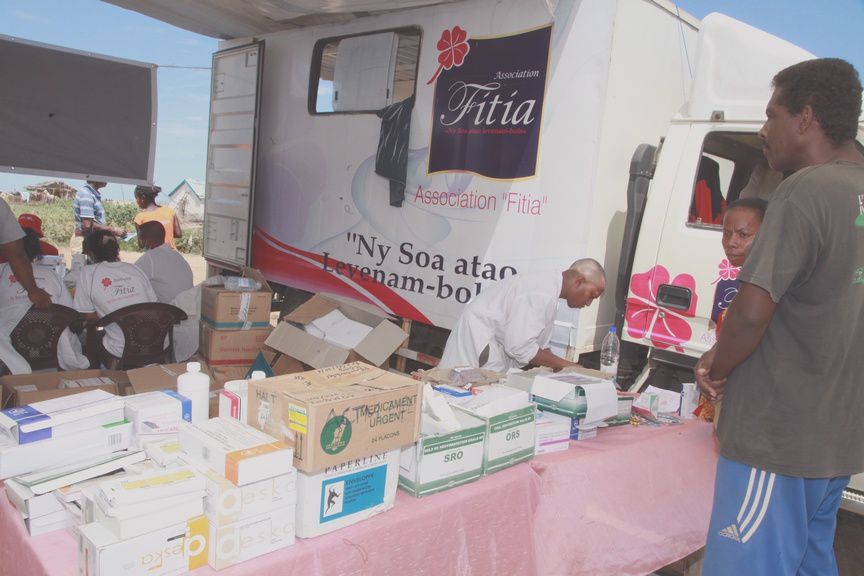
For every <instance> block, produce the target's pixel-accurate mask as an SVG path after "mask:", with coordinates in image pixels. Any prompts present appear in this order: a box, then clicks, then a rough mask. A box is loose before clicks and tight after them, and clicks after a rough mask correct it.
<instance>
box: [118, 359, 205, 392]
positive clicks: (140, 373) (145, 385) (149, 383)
mask: <svg viewBox="0 0 864 576" xmlns="http://www.w3.org/2000/svg"><path fill="white" fill-rule="evenodd" d="M189 362H198V363H199V364H201V372H202V373H203V374H206V375H207V376H208V377H210V380H211V382H212V380H213V375H212V374H211V373H210V369H209V367H208V366H207V363H206V362H203V361H201V360H196V359H190V360H189ZM186 364H187V362H178V363H176V364H154V365H153V366H146V367H144V368H134V369H132V370H128V371H127V372H126V377H127V378H129V383H130V384H131V385H132V391H133V392H134V393H135V394H140V393H142V392H153V391H156V390H165V389H166V388H170V389H171V390H176V389H177V377H178V376H180V375H181V374H184V373H185V372H186Z"/></svg>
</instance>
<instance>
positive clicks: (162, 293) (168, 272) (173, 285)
mask: <svg viewBox="0 0 864 576" xmlns="http://www.w3.org/2000/svg"><path fill="white" fill-rule="evenodd" d="M138 245H139V246H141V247H142V248H144V249H145V250H147V251H146V252H145V253H144V255H143V256H141V257H140V258H138V260H136V261H135V265H136V266H137V267H138V268H140V269H141V271H142V272H144V275H145V276H147V278H148V279H149V280H150V284H151V285H152V286H153V291H154V292H156V297H157V298H159V302H164V303H166V304H170V303H171V302H173V301H174V298H176V297H177V295H178V294H180V293H181V292H183V291H185V290H188V289H190V288H192V268H191V267H190V266H189V263H188V262H186V259H185V258H183V256H182V255H181V254H180V253H179V252H177V251H176V250H172V249H171V247H170V246H168V244H165V228H164V226H162V224H161V223H159V222H156V221H155V220H151V221H149V222H144V223H143V224H141V225H140V226H138Z"/></svg>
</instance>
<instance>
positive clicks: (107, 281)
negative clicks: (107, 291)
mask: <svg viewBox="0 0 864 576" xmlns="http://www.w3.org/2000/svg"><path fill="white" fill-rule="evenodd" d="M102 286H104V287H105V288H108V287H109V286H111V279H110V278H102Z"/></svg>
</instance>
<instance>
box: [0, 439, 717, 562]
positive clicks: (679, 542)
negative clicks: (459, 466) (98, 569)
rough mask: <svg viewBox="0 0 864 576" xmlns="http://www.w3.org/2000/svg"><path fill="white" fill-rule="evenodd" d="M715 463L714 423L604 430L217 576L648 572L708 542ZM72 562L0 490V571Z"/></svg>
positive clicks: (65, 536) (66, 548) (70, 542)
mask: <svg viewBox="0 0 864 576" xmlns="http://www.w3.org/2000/svg"><path fill="white" fill-rule="evenodd" d="M716 461H717V452H716V446H715V441H714V436H713V428H712V426H711V425H710V424H705V423H702V422H689V423H687V424H684V425H680V426H668V427H663V428H648V427H645V426H640V427H638V428H633V427H631V426H624V427H619V428H613V429H607V430H600V432H599V434H598V435H597V437H596V438H593V439H590V440H585V441H580V442H571V443H570V449H569V450H567V451H564V452H558V453H554V454H545V455H541V456H538V457H536V458H534V460H532V461H530V462H526V463H522V464H519V465H517V466H514V467H511V468H507V469H505V470H501V471H499V472H497V473H495V474H492V475H491V476H487V477H485V478H481V479H480V480H478V481H476V482H473V483H471V484H467V485H465V486H460V487H458V488H454V489H452V490H448V491H446V492H440V493H438V494H434V495H431V496H427V497H424V498H415V497H413V496H411V495H409V494H407V493H405V492H403V491H401V490H400V491H399V492H398V493H397V497H396V505H395V507H394V508H393V509H392V510H390V511H388V512H385V513H383V514H380V515H378V516H376V517H374V518H370V519H368V520H366V521H364V522H361V523H359V524H355V525H354V526H350V527H348V528H344V529H342V530H337V531H336V532H332V533H330V534H326V535H324V536H319V537H318V538H311V539H298V540H297V544H295V545H294V546H292V547H289V548H286V549H284V550H280V551H278V552H274V553H271V554H267V555H266V556H262V557H260V558H256V559H254V560H251V561H249V562H245V563H243V564H239V565H237V566H233V567H231V568H227V569H225V570H222V571H220V572H218V574H219V575H221V576H237V575H241V574H252V575H255V576H294V575H296V576H301V575H309V574H322V575H323V574H333V575H337V574H338V575H340V576H342V575H345V576H353V575H357V576H359V575H370V576H371V575H375V576H379V575H380V576H387V575H392V576H409V575H423V574H429V575H433V574H434V575H436V576H438V575H448V574H460V575H471V576H478V575H486V574H489V575H511V574H512V575H520V576H521V575H532V574H542V575H551V576H559V575H586V576H588V575H590V576H602V575H603V574H609V575H628V574H634V575H636V574H647V573H650V572H652V571H654V570H656V569H658V568H660V567H662V566H665V565H667V564H670V563H672V562H674V561H676V560H678V559H680V558H683V557H684V556H686V555H688V554H690V553H692V552H694V551H696V550H698V549H699V548H701V547H702V546H703V545H704V543H705V537H706V532H707V528H708V519H709V515H710V510H711V497H712V494H713V488H714V468H715V465H716ZM77 565H78V564H77V546H76V540H75V538H74V537H73V536H72V535H71V534H70V533H69V532H67V531H60V532H53V533H49V534H44V535H41V536H36V537H33V538H31V537H29V536H28V535H27V532H26V530H25V529H24V526H23V524H22V523H21V521H20V519H19V518H18V517H17V513H16V511H15V509H14V508H13V507H12V506H11V504H9V502H8V501H7V499H6V498H4V497H0V576H5V575H7V574H8V575H10V576H13V575H15V576H17V575H21V574H27V575H32V576H41V575H52V576H66V575H68V576H72V575H74V574H77ZM194 574H195V576H204V575H208V576H209V575H212V574H217V572H215V571H214V570H211V569H210V568H209V567H207V568H201V569H199V570H197V571H196V572H195V573H194Z"/></svg>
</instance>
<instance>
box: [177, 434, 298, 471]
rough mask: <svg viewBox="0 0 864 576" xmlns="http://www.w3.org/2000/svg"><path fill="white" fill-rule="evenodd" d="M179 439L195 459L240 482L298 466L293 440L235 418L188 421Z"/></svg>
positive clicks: (197, 463)
mask: <svg viewBox="0 0 864 576" xmlns="http://www.w3.org/2000/svg"><path fill="white" fill-rule="evenodd" d="M178 439H179V440H180V447H181V448H182V449H183V452H185V453H186V455H187V457H188V458H189V460H190V461H191V462H192V463H194V464H196V465H203V466H206V467H208V468H209V469H210V470H213V471H214V472H216V473H218V474H221V475H222V476H224V477H225V478H227V479H228V480H230V481H231V482H232V483H234V484H235V485H237V486H245V485H246V484H251V483H253V482H258V481H260V480H266V479H267V478H272V477H274V476H279V475H282V474H288V473H290V472H291V471H292V470H293V469H294V466H293V462H294V449H293V447H292V446H291V445H290V444H288V443H286V442H283V441H280V440H276V438H273V437H272V436H270V435H269V434H265V433H264V432H261V431H260V430H257V429H255V428H252V427H251V426H248V425H246V424H243V423H242V422H240V421H238V420H233V419H231V418H211V419H210V420H207V421H205V422H201V423H198V424H189V423H187V422H184V423H182V424H181V425H180V430H179V431H178Z"/></svg>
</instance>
